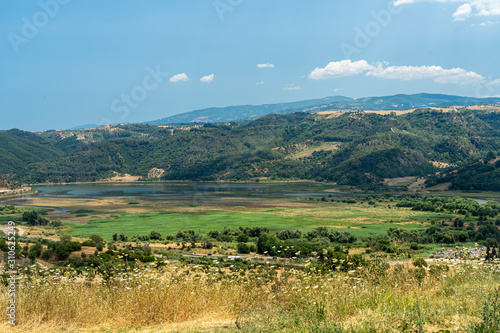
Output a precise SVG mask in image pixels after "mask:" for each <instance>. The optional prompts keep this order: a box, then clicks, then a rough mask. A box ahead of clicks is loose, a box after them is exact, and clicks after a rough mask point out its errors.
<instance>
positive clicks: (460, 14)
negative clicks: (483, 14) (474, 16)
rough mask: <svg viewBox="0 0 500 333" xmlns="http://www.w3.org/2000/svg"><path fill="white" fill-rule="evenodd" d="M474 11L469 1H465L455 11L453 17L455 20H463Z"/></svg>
mask: <svg viewBox="0 0 500 333" xmlns="http://www.w3.org/2000/svg"><path fill="white" fill-rule="evenodd" d="M470 13H472V7H471V6H470V5H469V4H468V3H464V4H463V5H461V6H460V7H458V9H457V10H456V11H455V12H454V13H453V18H454V19H455V21H463V20H465V19H467V18H469V17H470Z"/></svg>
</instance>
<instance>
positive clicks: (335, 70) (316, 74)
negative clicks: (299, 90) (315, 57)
mask: <svg viewBox="0 0 500 333" xmlns="http://www.w3.org/2000/svg"><path fill="white" fill-rule="evenodd" d="M370 69H374V67H373V66H372V65H370V64H368V63H367V62H366V61H365V60H359V61H355V62H352V61H351V60H342V61H332V62H331V63H329V64H328V65H326V67H325V68H319V67H317V68H316V69H315V70H313V71H312V72H311V73H310V74H309V78H310V79H313V80H321V79H328V78H334V77H343V76H351V75H356V74H361V73H363V72H365V71H367V70H370Z"/></svg>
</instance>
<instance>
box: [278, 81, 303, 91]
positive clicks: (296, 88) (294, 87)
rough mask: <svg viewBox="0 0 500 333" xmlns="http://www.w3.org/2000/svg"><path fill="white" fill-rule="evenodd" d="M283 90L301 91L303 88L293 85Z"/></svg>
mask: <svg viewBox="0 0 500 333" xmlns="http://www.w3.org/2000/svg"><path fill="white" fill-rule="evenodd" d="M283 89H284V90H300V89H302V87H301V86H296V85H295V83H292V84H287V85H286V86H285V87H284V88H283Z"/></svg>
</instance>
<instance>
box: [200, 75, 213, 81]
mask: <svg viewBox="0 0 500 333" xmlns="http://www.w3.org/2000/svg"><path fill="white" fill-rule="evenodd" d="M214 77H215V75H214V74H210V75H205V76H204V77H202V78H201V79H200V82H203V83H210V82H212V81H213V80H214Z"/></svg>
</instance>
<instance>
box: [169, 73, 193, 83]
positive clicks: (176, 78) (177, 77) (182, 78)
mask: <svg viewBox="0 0 500 333" xmlns="http://www.w3.org/2000/svg"><path fill="white" fill-rule="evenodd" d="M169 81H170V82H173V83H175V82H179V81H189V78H188V76H187V75H186V73H182V74H177V75H174V76H172V77H171V78H170V80H169Z"/></svg>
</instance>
